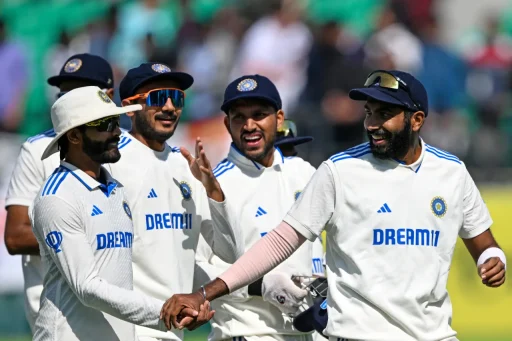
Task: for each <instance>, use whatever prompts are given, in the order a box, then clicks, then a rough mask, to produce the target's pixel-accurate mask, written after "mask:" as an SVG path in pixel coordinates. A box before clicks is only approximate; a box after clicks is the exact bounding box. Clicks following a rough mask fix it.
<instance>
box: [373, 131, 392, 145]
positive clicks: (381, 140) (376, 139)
mask: <svg viewBox="0 0 512 341" xmlns="http://www.w3.org/2000/svg"><path fill="white" fill-rule="evenodd" d="M370 136H371V138H372V143H373V144H374V145H375V146H381V145H384V144H386V142H387V141H388V139H387V137H386V136H385V135H376V134H372V135H370Z"/></svg>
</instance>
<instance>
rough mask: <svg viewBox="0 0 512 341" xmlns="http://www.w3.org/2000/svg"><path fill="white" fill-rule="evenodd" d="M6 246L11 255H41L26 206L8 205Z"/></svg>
mask: <svg viewBox="0 0 512 341" xmlns="http://www.w3.org/2000/svg"><path fill="white" fill-rule="evenodd" d="M21 213H23V215H21ZM20 216H22V217H23V219H22V218H20ZM5 246H6V248H7V251H8V252H9V254H11V255H37V256H39V244H38V242H37V239H36V236H35V235H34V232H33V231H32V225H31V224H30V220H29V219H28V213H27V208H26V207H23V206H9V207H8V209H7V219H6V222H5Z"/></svg>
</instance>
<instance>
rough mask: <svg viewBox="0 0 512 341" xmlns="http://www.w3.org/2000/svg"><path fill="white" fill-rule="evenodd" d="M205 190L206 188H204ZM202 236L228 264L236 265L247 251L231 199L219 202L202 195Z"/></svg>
mask: <svg viewBox="0 0 512 341" xmlns="http://www.w3.org/2000/svg"><path fill="white" fill-rule="evenodd" d="M203 190H204V188H203ZM200 200H201V201H202V203H201V209H202V211H203V212H201V213H200V214H201V216H202V217H203V219H202V223H201V235H202V236H203V238H204V240H205V241H206V242H207V243H208V245H209V246H210V247H211V248H212V251H213V253H214V254H215V255H217V256H218V257H219V258H220V259H222V260H223V261H224V262H226V263H230V264H232V263H234V262H235V261H236V260H237V259H238V258H240V257H241V256H242V254H243V253H244V251H245V247H244V241H243V235H242V231H241V229H240V228H239V227H238V224H237V222H236V215H235V214H234V209H233V208H232V206H231V202H230V201H229V198H225V200H224V201H223V202H217V201H215V200H212V199H210V198H208V196H207V195H206V191H204V194H203V195H201V199H200Z"/></svg>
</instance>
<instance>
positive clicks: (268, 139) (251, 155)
mask: <svg viewBox="0 0 512 341" xmlns="http://www.w3.org/2000/svg"><path fill="white" fill-rule="evenodd" d="M276 131H277V128H276ZM260 133H261V139H262V140H263V142H264V144H263V150H262V151H260V152H256V151H252V150H250V149H248V148H246V147H244V143H243V142H242V141H243V136H244V135H245V134H247V132H244V133H243V134H242V135H241V136H240V139H239V140H238V141H237V140H235V139H234V138H233V136H231V139H232V141H234V143H235V146H236V148H237V149H238V150H239V151H240V152H241V153H242V154H243V155H244V156H245V157H246V158H248V159H249V160H252V161H255V162H258V163H261V161H262V160H263V159H264V158H265V157H266V156H267V155H268V154H269V153H270V152H271V151H272V148H274V143H275V141H276V134H271V135H269V136H266V135H265V134H264V133H263V132H260Z"/></svg>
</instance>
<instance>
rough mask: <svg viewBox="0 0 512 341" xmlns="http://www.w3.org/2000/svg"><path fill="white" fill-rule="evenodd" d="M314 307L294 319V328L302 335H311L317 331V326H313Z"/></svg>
mask: <svg viewBox="0 0 512 341" xmlns="http://www.w3.org/2000/svg"><path fill="white" fill-rule="evenodd" d="M313 309H314V306H312V307H310V308H308V309H307V310H305V311H303V312H302V313H300V314H299V315H297V316H295V317H294V318H293V327H294V328H295V329H297V330H298V331H299V332H302V333H309V332H311V331H313V330H315V326H314V325H313V319H314V315H313V314H314V311H313Z"/></svg>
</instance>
